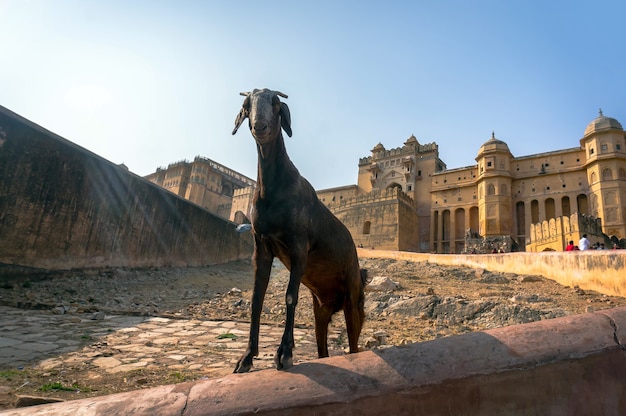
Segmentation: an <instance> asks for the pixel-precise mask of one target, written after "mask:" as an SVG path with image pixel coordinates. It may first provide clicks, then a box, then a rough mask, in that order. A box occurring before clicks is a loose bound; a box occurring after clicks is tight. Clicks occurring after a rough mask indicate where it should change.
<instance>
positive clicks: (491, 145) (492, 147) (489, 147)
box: [477, 132, 511, 157]
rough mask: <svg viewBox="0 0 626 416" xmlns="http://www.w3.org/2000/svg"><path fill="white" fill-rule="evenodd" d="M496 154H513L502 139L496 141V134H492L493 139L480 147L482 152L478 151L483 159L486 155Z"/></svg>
mask: <svg viewBox="0 0 626 416" xmlns="http://www.w3.org/2000/svg"><path fill="white" fill-rule="evenodd" d="M494 152H507V153H511V151H510V150H509V146H508V145H507V144H506V143H505V142H503V141H502V140H500V139H496V134H495V133H494V132H491V139H489V140H487V141H486V142H485V143H483V145H482V146H480V150H479V151H478V156H477V157H481V156H482V155H483V154H484V153H494Z"/></svg>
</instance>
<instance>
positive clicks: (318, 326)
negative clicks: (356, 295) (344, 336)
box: [311, 294, 333, 358]
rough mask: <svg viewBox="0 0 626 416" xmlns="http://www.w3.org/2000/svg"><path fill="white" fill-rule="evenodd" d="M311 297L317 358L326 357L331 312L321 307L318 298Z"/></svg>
mask: <svg viewBox="0 0 626 416" xmlns="http://www.w3.org/2000/svg"><path fill="white" fill-rule="evenodd" d="M311 295H312V296H313V313H314V314H315V340H316V341H317V356H318V357H319V358H324V357H328V324H329V323H330V320H331V318H332V316H333V310H332V309H330V308H328V307H326V306H324V305H322V304H321V302H320V301H319V300H318V298H317V297H316V296H315V295H313V294H311Z"/></svg>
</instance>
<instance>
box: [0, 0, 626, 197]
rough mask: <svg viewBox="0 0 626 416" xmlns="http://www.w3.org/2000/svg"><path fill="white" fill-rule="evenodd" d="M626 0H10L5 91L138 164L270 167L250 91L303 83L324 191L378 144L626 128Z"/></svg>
mask: <svg viewBox="0 0 626 416" xmlns="http://www.w3.org/2000/svg"><path fill="white" fill-rule="evenodd" d="M625 21H626V2H624V1H623V0H619V1H603V0H594V1H559V0H553V1H545V0H542V1H539V0H529V1H503V0H493V1H480V0H478V1H467V0H459V1H412V2H409V1H391V0H390V1H386V2H382V1H341V0H336V1H324V0H322V1H307V2H300V1H272V0H265V1H246V0H238V1H226V0H225V1H208V0H207V1H173V0H172V1H160V0H145V1H143V0H125V1H115V0H99V1H93V0H0V63H1V64H0V105H3V106H5V107H7V108H9V109H10V110H12V111H14V112H16V113H18V114H20V115H22V116H24V117H26V118H28V119H30V120H31V121H33V122H35V123H37V124H40V125H42V126H43V127H45V128H47V129H48V130H51V131H53V132H55V133H57V134H59V135H61V136H63V137H65V138H66V139H68V140H71V141H72V142H74V143H77V144H78V145H80V146H83V147H85V148H86V149H88V150H90V151H92V152H94V153H97V154H99V155H100V156H102V157H104V158H106V159H108V160H110V161H112V162H114V163H124V164H126V165H127V166H128V167H129V169H130V170H131V171H133V172H134V173H136V174H138V175H142V176H143V175H147V174H149V173H151V172H154V171H155V170H156V168H157V167H158V166H167V165H168V164H169V163H171V162H175V161H179V160H183V159H188V160H193V158H194V157H195V156H197V155H201V156H204V157H208V158H211V159H213V160H215V161H217V162H220V163H222V164H224V165H226V166H228V167H230V168H232V169H235V170H237V171H239V172H241V173H243V174H245V175H247V176H249V177H251V178H253V179H256V149H255V146H254V143H253V141H252V137H251V136H250V133H249V131H248V129H247V128H246V126H244V128H242V129H240V130H239V132H238V133H237V135H235V136H231V131H232V128H233V122H234V119H235V116H236V114H237V112H238V111H239V108H240V106H241V102H242V100H243V97H241V96H239V92H240V91H249V90H251V89H253V88H263V87H267V88H271V89H275V90H280V91H282V92H284V93H286V94H288V95H289V99H287V100H285V102H287V104H288V105H289V107H290V109H291V115H292V128H293V137H292V138H290V139H286V141H287V149H288V152H289V154H290V156H291V159H292V160H293V161H294V163H295V164H296V166H297V167H298V168H299V170H300V172H301V173H302V174H303V175H304V176H305V177H307V178H308V179H309V181H310V182H311V183H312V184H313V186H314V187H315V188H317V189H323V188H329V187H334V186H343V185H349V184H354V183H356V178H357V171H358V167H357V164H358V160H359V158H360V157H364V156H369V155H370V149H372V148H373V147H374V146H375V145H376V144H377V143H378V142H381V143H382V144H383V145H384V146H385V147H386V148H388V149H389V148H394V147H399V146H402V143H403V142H404V141H405V140H406V139H407V138H408V137H409V136H410V135H411V134H414V135H415V136H416V137H417V139H418V140H419V141H420V142H421V143H430V142H433V141H434V142H437V143H438V144H439V151H440V156H441V158H442V159H443V161H444V162H445V163H446V164H447V166H448V168H449V169H452V168H458V167H463V166H468V165H473V164H475V163H476V162H475V160H474V158H475V157H476V154H477V152H478V149H479V147H480V145H481V144H482V143H483V142H485V141H486V140H488V139H489V138H490V137H491V132H492V131H495V134H496V137H498V138H499V139H501V140H504V141H505V142H507V143H508V145H509V148H510V149H511V151H512V153H513V155H514V156H526V155H530V154H535V153H541V152H547V151H553V150H558V149H563V148H571V147H576V146H578V145H579V139H580V138H581V137H582V135H583V132H584V129H585V126H586V125H587V124H588V123H589V122H590V121H591V120H593V119H594V118H595V117H596V116H597V115H598V108H602V110H603V111H604V114H605V115H606V116H609V117H614V118H616V119H617V120H619V121H620V122H621V123H622V124H623V125H625V126H626V77H625V73H626V65H625V61H626V26H625V25H624V22H625Z"/></svg>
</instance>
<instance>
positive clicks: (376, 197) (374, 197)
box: [327, 187, 418, 251]
mask: <svg viewBox="0 0 626 416" xmlns="http://www.w3.org/2000/svg"><path fill="white" fill-rule="evenodd" d="M327 206H328V208H329V209H330V210H331V211H332V212H333V214H335V216H336V217H337V218H338V219H339V220H340V221H341V222H342V223H343V224H344V225H345V226H346V227H347V228H348V230H349V231H350V234H351V235H352V239H353V240H354V243H355V244H356V245H357V246H362V247H367V248H372V247H374V248H376V249H383V250H406V251H417V249H418V246H417V241H418V238H417V236H418V224H417V217H416V216H415V214H414V212H415V202H414V201H413V199H411V198H410V197H409V196H407V195H406V194H405V193H404V192H402V190H400V189H398V188H397V187H393V188H388V189H384V190H373V191H371V192H368V193H367V194H362V195H358V196H356V197H351V198H345V199H342V200H340V201H335V202H330V203H327Z"/></svg>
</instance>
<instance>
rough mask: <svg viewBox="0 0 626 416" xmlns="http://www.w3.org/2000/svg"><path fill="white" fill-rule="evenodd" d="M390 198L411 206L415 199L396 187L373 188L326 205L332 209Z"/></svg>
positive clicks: (389, 199) (413, 204) (388, 199)
mask: <svg viewBox="0 0 626 416" xmlns="http://www.w3.org/2000/svg"><path fill="white" fill-rule="evenodd" d="M391 200H399V201H401V202H403V203H404V204H408V205H411V206H413V207H414V206H415V201H414V200H413V198H411V197H410V196H408V195H407V194H405V193H404V192H402V190H401V189H399V188H398V187H393V188H387V189H375V190H373V191H371V192H368V193H366V194H361V195H358V196H355V197H352V198H344V199H341V200H339V201H331V202H329V203H327V204H326V206H327V207H328V208H330V209H331V210H333V209H343V208H349V207H352V206H355V205H363V204H373V203H377V202H386V201H391Z"/></svg>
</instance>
